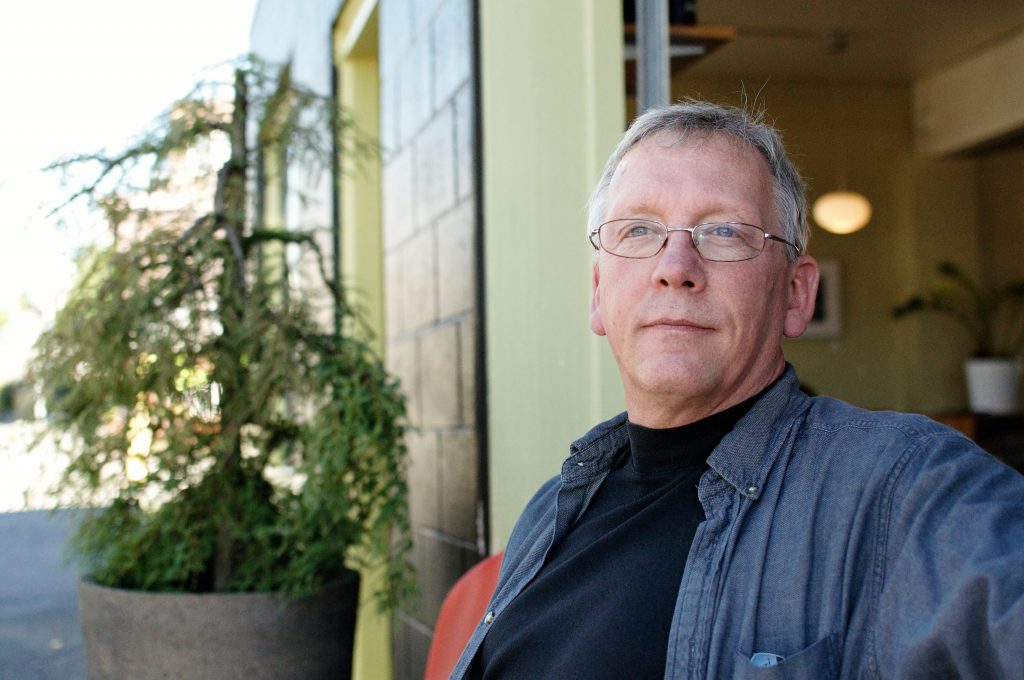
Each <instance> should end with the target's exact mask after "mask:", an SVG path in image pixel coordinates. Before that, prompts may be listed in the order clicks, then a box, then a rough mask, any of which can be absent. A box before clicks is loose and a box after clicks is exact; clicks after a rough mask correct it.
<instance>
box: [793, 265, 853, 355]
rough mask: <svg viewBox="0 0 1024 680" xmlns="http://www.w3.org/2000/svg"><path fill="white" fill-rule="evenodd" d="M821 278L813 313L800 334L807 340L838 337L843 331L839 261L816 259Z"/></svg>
mask: <svg viewBox="0 0 1024 680" xmlns="http://www.w3.org/2000/svg"><path fill="white" fill-rule="evenodd" d="M818 269H819V271H820V272H821V279H820V281H819V282H818V295H817V297H816V298H815V302H814V315H813V316H812V317H811V321H810V323H808V324H807V330H805V331H804V334H803V335H802V336H800V337H801V338H807V339H809V340H818V339H829V338H838V337H839V336H840V335H842V332H843V294H842V293H843V291H842V280H841V276H840V273H841V271H840V266H839V262H838V261H836V260H818Z"/></svg>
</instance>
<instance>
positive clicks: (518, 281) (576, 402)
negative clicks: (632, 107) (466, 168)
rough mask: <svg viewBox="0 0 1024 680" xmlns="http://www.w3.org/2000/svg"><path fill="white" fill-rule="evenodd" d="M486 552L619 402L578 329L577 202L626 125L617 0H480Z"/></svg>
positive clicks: (612, 380) (581, 265)
mask: <svg viewBox="0 0 1024 680" xmlns="http://www.w3.org/2000/svg"><path fill="white" fill-rule="evenodd" d="M479 6H480V49H481V55H480V58H481V67H480V72H481V78H480V81H481V83H480V87H481V97H482V104H481V105H482V125H481V130H482V134H483V150H482V151H483V181H484V187H483V210H484V217H483V230H484V233H483V241H484V249H485V250H484V272H485V286H486V288H485V291H486V308H485V312H486V338H487V347H486V354H487V398H488V406H489V414H488V429H489V452H490V453H489V461H488V465H489V478H490V514H491V517H490V525H491V547H492V549H494V550H498V549H501V548H502V547H503V546H504V545H505V542H506V540H507V538H508V535H509V532H510V531H511V528H512V525H513V523H514V522H515V519H516V517H518V515H519V512H520V511H521V510H522V507H523V505H524V504H525V503H526V501H527V500H529V498H530V496H531V495H532V494H533V493H534V491H536V489H537V487H538V486H539V485H540V484H541V482H542V481H543V480H544V479H546V478H548V477H551V476H552V475H554V474H556V473H557V472H558V471H559V468H560V465H561V461H562V460H563V459H564V458H565V456H566V455H567V449H568V444H569V442H570V441H571V440H572V439H574V438H576V437H578V436H580V435H581V434H583V433H584V432H585V431H586V430H587V429H588V428H589V427H590V426H591V425H593V424H595V423H596V422H598V421H599V420H601V419H603V418H606V417H609V416H611V415H613V414H614V413H616V412H618V411H620V410H622V395H621V388H620V385H619V380H618V374H617V371H616V370H615V368H614V363H613V362H612V360H611V353H610V352H609V350H608V349H607V347H606V345H605V342H604V339H603V338H597V337H595V336H593V335H592V334H591V332H590V330H589V326H588V315H589V304H590V271H591V263H592V260H593V255H592V252H593V251H592V250H591V246H590V244H589V243H588V242H587V239H586V208H585V206H586V201H587V197H588V195H589V193H590V190H591V187H592V186H593V184H594V183H595V182H596V180H597V178H598V176H599V174H600V171H601V167H602V165H603V163H604V161H605V159H606V158H607V156H608V154H609V153H610V152H611V150H612V148H613V147H614V145H615V144H616V142H617V140H618V138H619V136H620V135H621V133H622V131H623V129H624V125H625V121H624V115H625V114H624V111H625V86H624V82H623V81H624V69H623V58H622V42H623V37H622V4H621V3H620V2H615V1H613V0H559V1H558V2H551V1H550V0H517V1H516V2H507V1H506V0H481V2H480V4H479Z"/></svg>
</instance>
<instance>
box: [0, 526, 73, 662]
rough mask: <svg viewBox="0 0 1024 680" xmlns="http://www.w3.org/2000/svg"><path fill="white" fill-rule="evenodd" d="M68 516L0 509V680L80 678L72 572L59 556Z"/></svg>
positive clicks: (64, 538) (61, 550)
mask: <svg viewBox="0 0 1024 680" xmlns="http://www.w3.org/2000/svg"><path fill="white" fill-rule="evenodd" d="M71 517H72V514H71V513H70V512H68V511H59V512H57V513H51V512H50V511H47V510H30V511H24V512H6V513H0V680H85V677H86V672H85V656H84V652H83V650H82V634H81V631H80V629H79V626H78V599H77V595H76V592H75V587H76V582H77V576H76V573H75V570H74V569H73V568H72V567H70V566H68V565H66V564H64V562H63V559H62V558H63V554H64V545H65V540H66V538H67V535H68V531H69V525H70V520H71Z"/></svg>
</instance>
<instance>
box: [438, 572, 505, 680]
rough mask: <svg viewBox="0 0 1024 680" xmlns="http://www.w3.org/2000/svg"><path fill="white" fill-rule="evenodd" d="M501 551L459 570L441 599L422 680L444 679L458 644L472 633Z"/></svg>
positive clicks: (494, 581)
mask: <svg viewBox="0 0 1024 680" xmlns="http://www.w3.org/2000/svg"><path fill="white" fill-rule="evenodd" d="M502 554H503V553H498V554H496V555H491V556H490V557H487V558H485V559H484V560H483V561H481V562H478V563H477V564H476V565H475V566H474V567H473V568H472V569H470V570H469V571H467V572H466V573H465V574H463V575H462V576H461V577H460V578H459V580H458V581H456V582H455V585H454V586H452V589H451V590H449V591H448V594H447V595H446V596H445V598H444V602H442V603H441V611H440V613H439V614H438V615H437V624H435V626H434V639H433V640H432V641H431V642H430V651H428V652H427V667H426V670H424V672H423V680H447V678H448V676H449V675H451V672H452V671H453V670H454V669H455V664H456V662H458V660H459V655H460V654H462V648H463V647H465V646H466V643H467V642H469V638H470V637H472V636H473V631H474V630H475V629H476V626H477V624H478V623H480V619H482V618H483V617H484V614H486V613H487V603H488V602H489V601H490V599H491V595H492V594H493V593H494V587H495V586H496V585H497V583H498V569H499V567H501V557H502Z"/></svg>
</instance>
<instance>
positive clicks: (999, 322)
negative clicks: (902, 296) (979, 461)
mask: <svg viewBox="0 0 1024 680" xmlns="http://www.w3.org/2000/svg"><path fill="white" fill-rule="evenodd" d="M919 312H938V313H940V314H945V315H947V316H950V317H952V318H953V319H955V320H956V321H957V322H958V323H959V324H960V325H961V326H962V327H963V328H964V329H965V330H967V332H968V333H969V334H970V337H971V340H972V342H973V349H972V352H971V355H970V357H969V358H968V359H967V361H966V363H965V365H964V370H965V375H966V379H967V393H968V400H969V402H970V407H971V410H972V411H973V412H975V413H985V414H992V415H1006V414H1009V413H1013V412H1015V411H1016V410H1017V397H1018V390H1019V385H1020V371H1021V365H1020V356H1021V353H1022V351H1024V281H1016V282H1014V283H1011V284H1009V285H1006V286H1003V287H1002V288H999V289H995V290H985V289H983V288H981V287H980V286H979V285H978V284H976V283H975V282H974V281H973V280H972V279H971V278H970V277H969V276H968V275H967V274H966V273H965V272H964V271H963V270H962V269H961V268H960V267H958V266H957V265H956V264H954V263H952V262H941V263H940V264H939V265H938V277H937V278H936V279H935V281H933V282H932V284H931V285H930V286H929V287H928V289H927V290H926V291H925V292H924V293H921V294H917V295H913V296H911V297H910V298H908V299H907V300H905V301H904V302H903V303H901V304H900V305H898V306H896V307H895V308H893V316H894V317H896V318H897V319H898V318H902V317H904V316H907V315H908V314H914V313H919Z"/></svg>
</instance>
